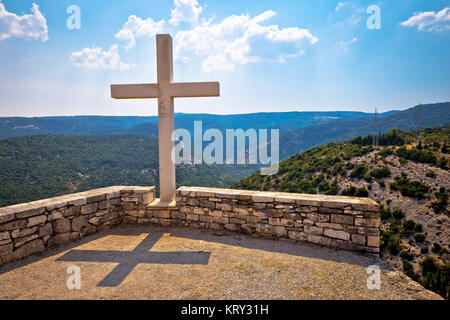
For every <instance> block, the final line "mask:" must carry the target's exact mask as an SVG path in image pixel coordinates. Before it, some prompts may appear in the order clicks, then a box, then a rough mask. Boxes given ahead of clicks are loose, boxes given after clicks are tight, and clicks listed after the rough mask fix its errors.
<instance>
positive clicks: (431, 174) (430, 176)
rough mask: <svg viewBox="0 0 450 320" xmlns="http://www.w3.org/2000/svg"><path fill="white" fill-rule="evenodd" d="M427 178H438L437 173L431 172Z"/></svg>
mask: <svg viewBox="0 0 450 320" xmlns="http://www.w3.org/2000/svg"><path fill="white" fill-rule="evenodd" d="M426 176H427V177H428V178H436V172H434V171H433V170H430V171H428V172H427V174H426Z"/></svg>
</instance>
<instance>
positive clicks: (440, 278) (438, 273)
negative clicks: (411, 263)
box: [420, 257, 450, 300]
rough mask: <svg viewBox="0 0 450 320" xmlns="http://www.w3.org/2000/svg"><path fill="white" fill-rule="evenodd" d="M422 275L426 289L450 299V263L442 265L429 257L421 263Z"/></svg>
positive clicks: (422, 282)
mask: <svg viewBox="0 0 450 320" xmlns="http://www.w3.org/2000/svg"><path fill="white" fill-rule="evenodd" d="M420 266H421V267H422V275H423V276H424V278H423V279H422V280H421V281H420V283H421V284H422V286H424V287H425V288H426V289H429V290H432V291H434V292H436V293H438V294H440V295H441V296H442V297H443V298H445V299H447V300H449V299H450V263H446V264H444V265H440V264H438V263H436V261H435V260H434V259H433V258H431V257H429V258H426V259H425V260H423V261H421V262H420Z"/></svg>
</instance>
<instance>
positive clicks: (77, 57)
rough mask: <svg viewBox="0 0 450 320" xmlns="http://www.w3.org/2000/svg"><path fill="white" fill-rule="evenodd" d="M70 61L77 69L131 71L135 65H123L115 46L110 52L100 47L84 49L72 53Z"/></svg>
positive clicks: (114, 45) (115, 45)
mask: <svg viewBox="0 0 450 320" xmlns="http://www.w3.org/2000/svg"><path fill="white" fill-rule="evenodd" d="M70 60H71V61H72V63H73V64H74V65H75V66H77V67H83V68H87V69H111V70H121V71H123V70H129V69H131V68H133V67H135V65H129V64H126V63H123V62H122V61H121V60H120V55H119V48H118V46H117V44H113V45H112V46H111V48H110V49H109V50H108V51H104V50H103V49H102V48H100V47H96V46H92V48H84V49H83V50H81V51H77V52H74V53H72V55H71V56H70Z"/></svg>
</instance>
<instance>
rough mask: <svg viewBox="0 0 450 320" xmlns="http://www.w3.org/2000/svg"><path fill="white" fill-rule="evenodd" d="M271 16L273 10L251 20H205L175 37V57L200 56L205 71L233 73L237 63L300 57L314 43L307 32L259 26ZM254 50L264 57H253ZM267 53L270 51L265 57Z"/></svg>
mask: <svg viewBox="0 0 450 320" xmlns="http://www.w3.org/2000/svg"><path fill="white" fill-rule="evenodd" d="M274 15H275V12H274V11H272V10H268V11H265V12H263V13H262V14H260V15H258V16H256V17H253V18H251V17H250V16H249V15H248V14H246V15H239V16H236V15H232V16H229V17H227V18H225V19H224V20H222V21H221V22H219V23H213V19H210V20H207V21H205V20H204V21H202V23H201V24H199V25H197V26H195V27H193V28H192V29H190V30H186V31H180V32H178V33H177V34H176V36H175V56H176V57H177V58H185V59H186V55H195V56H196V57H200V58H201V59H202V60H203V61H202V68H203V70H204V71H207V72H209V71H214V70H233V69H234V67H235V66H236V65H237V64H247V63H254V62H258V61H263V60H269V61H285V60H286V59H287V58H292V57H297V56H300V55H303V54H304V48H305V47H306V46H308V45H311V44H314V43H316V42H317V38H316V37H315V36H313V35H312V34H311V33H310V32H309V31H308V30H306V29H300V28H297V27H293V28H283V29H280V28H279V26H277V25H269V26H264V25H261V24H260V23H261V22H264V21H266V20H267V19H269V18H271V17H273V16H274ZM277 44H280V45H282V46H281V47H283V48H280V47H279V46H277ZM254 47H258V48H260V49H262V50H263V51H265V53H266V54H265V55H264V57H261V56H258V55H256V54H254V53H253V51H255V50H252V49H254ZM256 51H258V50H256ZM267 51H273V52H270V53H269V54H268V56H267Z"/></svg>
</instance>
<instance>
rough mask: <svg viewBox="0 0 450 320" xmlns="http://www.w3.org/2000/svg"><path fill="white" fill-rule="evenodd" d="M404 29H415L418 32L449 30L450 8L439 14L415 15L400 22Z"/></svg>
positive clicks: (425, 13)
mask: <svg viewBox="0 0 450 320" xmlns="http://www.w3.org/2000/svg"><path fill="white" fill-rule="evenodd" d="M400 25H402V26H404V27H409V28H413V27H417V29H418V30H419V31H429V32H432V31H436V32H439V31H446V30H450V7H446V8H444V9H442V10H441V11H439V12H434V11H427V12H419V13H415V14H414V15H413V16H412V17H411V18H409V19H408V20H406V21H404V22H401V23H400Z"/></svg>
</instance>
